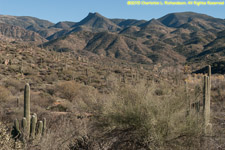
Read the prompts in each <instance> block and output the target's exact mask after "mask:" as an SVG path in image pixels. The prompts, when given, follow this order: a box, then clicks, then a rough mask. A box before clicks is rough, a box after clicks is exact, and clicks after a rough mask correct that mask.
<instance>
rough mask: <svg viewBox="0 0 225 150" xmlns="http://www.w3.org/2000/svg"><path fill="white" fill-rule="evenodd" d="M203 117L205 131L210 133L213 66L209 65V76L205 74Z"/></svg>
mask: <svg viewBox="0 0 225 150" xmlns="http://www.w3.org/2000/svg"><path fill="white" fill-rule="evenodd" d="M203 92H204V93H203V118H204V126H205V133H210V132H211V131H210V130H211V127H212V125H211V124H210V94H211V66H210V65H209V66H208V76H204V90H203Z"/></svg>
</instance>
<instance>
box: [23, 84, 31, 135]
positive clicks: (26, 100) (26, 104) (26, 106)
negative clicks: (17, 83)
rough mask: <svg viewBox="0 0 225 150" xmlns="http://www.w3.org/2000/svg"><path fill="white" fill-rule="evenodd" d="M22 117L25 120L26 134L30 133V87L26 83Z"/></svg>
mask: <svg viewBox="0 0 225 150" xmlns="http://www.w3.org/2000/svg"><path fill="white" fill-rule="evenodd" d="M24 117H25V118H26V120H27V128H26V133H30V85H29V84H28V83H27V84H26V85H25V90H24Z"/></svg>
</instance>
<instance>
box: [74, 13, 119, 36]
mask: <svg viewBox="0 0 225 150" xmlns="http://www.w3.org/2000/svg"><path fill="white" fill-rule="evenodd" d="M78 26H85V27H88V28H90V29H91V30H92V31H93V32H96V31H106V30H108V31H112V32H113V31H119V30H120V29H121V28H120V27H119V26H118V25H116V24H115V23H113V22H112V21H111V20H110V19H108V18H106V17H104V16H102V15H100V14H99V13H89V14H88V16H87V17H85V18H84V19H83V20H81V21H80V22H78V23H76V24H75V25H74V26H73V27H78Z"/></svg>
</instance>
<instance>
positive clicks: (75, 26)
mask: <svg viewBox="0 0 225 150" xmlns="http://www.w3.org/2000/svg"><path fill="white" fill-rule="evenodd" d="M0 22H3V24H5V26H6V24H7V25H9V26H13V27H14V28H12V29H11V28H9V27H8V28H7V32H8V33H7V32H6V27H4V28H5V29H4V28H3V27H2V35H1V37H2V39H6V38H8V39H10V38H11V39H13V40H16V39H18V40H24V41H39V43H40V42H44V43H42V45H44V46H45V47H48V48H49V49H54V50H55V51H74V52H81V51H82V52H88V53H89V54H90V53H92V54H94V55H96V54H97V55H99V56H105V57H111V58H117V59H123V60H127V61H131V62H137V63H144V64H155V63H166V64H177V63H178V64H179V63H202V62H207V63H209V62H210V63H213V62H215V61H216V60H217V61H218V60H221V61H222V60H224V59H225V52H224V51H225V45H224V43H225V36H224V35H225V34H224V33H225V20H224V19H219V18H214V17H211V16H208V15H205V14H199V13H194V12H182V13H171V14H167V15H165V16H163V17H161V18H159V19H154V18H153V19H151V20H136V19H120V18H118V19H109V18H106V17H104V16H103V15H101V14H99V13H89V14H88V15H87V16H86V17H85V18H84V19H82V20H81V21H79V22H70V21H63V22H58V23H56V24H54V23H51V22H49V21H46V20H42V19H38V18H34V17H16V16H4V15H2V16H0ZM15 31H18V32H15ZM28 31H29V32H28ZM31 31H34V32H36V33H34V32H31ZM20 32H23V34H20ZM25 33H26V34H25ZM23 35H26V36H23ZM31 35H33V36H31ZM31 37H32V38H31Z"/></svg>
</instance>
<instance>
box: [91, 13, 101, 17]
mask: <svg viewBox="0 0 225 150" xmlns="http://www.w3.org/2000/svg"><path fill="white" fill-rule="evenodd" d="M88 16H96V17H103V16H102V15H101V14H99V13H98V12H94V13H92V12H89V14H88Z"/></svg>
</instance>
